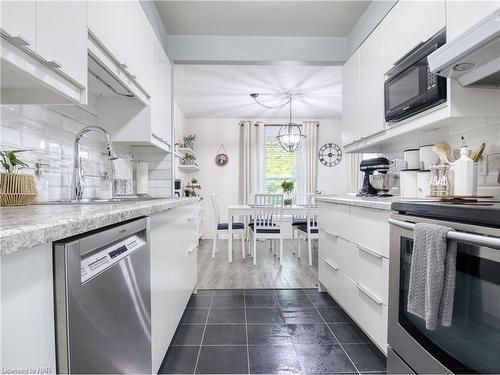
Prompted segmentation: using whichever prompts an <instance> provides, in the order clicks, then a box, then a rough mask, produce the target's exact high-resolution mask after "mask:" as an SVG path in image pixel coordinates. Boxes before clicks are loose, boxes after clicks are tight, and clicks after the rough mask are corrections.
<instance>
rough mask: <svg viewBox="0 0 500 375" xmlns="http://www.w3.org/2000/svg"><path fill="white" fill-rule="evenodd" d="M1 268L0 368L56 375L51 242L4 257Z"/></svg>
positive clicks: (7, 370)
mask: <svg viewBox="0 0 500 375" xmlns="http://www.w3.org/2000/svg"><path fill="white" fill-rule="evenodd" d="M0 268H1V272H0V274H1V283H0V285H1V293H0V296H1V297H0V298H1V299H0V302H1V303H0V311H1V326H2V334H1V345H0V346H1V348H2V349H1V355H0V368H2V369H5V372H3V373H9V371H10V373H14V369H18V370H19V371H21V369H43V370H44V371H46V373H50V374H54V373H56V338H55V324H54V276H53V272H54V271H53V266H52V243H46V244H43V245H40V246H37V247H34V248H32V249H25V250H22V251H17V252H15V253H13V254H9V255H7V256H3V255H2V256H0ZM22 371H24V370H22Z"/></svg>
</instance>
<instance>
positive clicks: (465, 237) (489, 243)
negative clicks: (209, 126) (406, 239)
mask: <svg viewBox="0 0 500 375" xmlns="http://www.w3.org/2000/svg"><path fill="white" fill-rule="evenodd" d="M389 224H392V225H395V226H397V227H400V228H404V229H409V230H414V229H415V224H413V223H409V222H407V221H401V220H396V219H389ZM446 238H448V239H449V240H455V241H462V242H467V243H469V244H471V245H477V246H486V247H490V248H493V249H498V250H500V238H499V237H490V236H484V235H479V234H471V233H464V232H457V231H454V230H452V231H449V232H448V233H447V234H446Z"/></svg>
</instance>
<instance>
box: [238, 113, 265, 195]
mask: <svg viewBox="0 0 500 375" xmlns="http://www.w3.org/2000/svg"><path fill="white" fill-rule="evenodd" d="M240 142H241V147H240V150H241V157H240V160H241V168H240V174H241V175H240V187H241V188H240V203H241V204H249V203H251V194H255V193H264V192H265V188H266V133H265V127H264V123H263V122H261V121H258V122H253V121H241V122H240Z"/></svg>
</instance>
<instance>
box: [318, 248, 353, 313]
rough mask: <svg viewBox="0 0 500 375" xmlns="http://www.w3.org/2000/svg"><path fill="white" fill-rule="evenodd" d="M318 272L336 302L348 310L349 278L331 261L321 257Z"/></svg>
mask: <svg viewBox="0 0 500 375" xmlns="http://www.w3.org/2000/svg"><path fill="white" fill-rule="evenodd" d="M318 272H319V274H320V275H321V277H320V281H321V283H322V284H323V286H324V287H325V288H327V289H328V291H329V292H330V294H331V295H332V296H333V297H334V298H335V300H336V301H337V302H338V303H339V304H340V305H342V307H344V309H348V307H349V298H348V283H349V278H348V277H347V276H346V275H344V273H343V272H342V271H341V270H340V268H339V267H338V266H337V265H336V264H335V263H334V262H333V261H331V260H329V259H325V258H322V257H320V258H319V266H318Z"/></svg>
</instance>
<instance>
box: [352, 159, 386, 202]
mask: <svg viewBox="0 0 500 375" xmlns="http://www.w3.org/2000/svg"><path fill="white" fill-rule="evenodd" d="M389 165H390V162H389V160H388V159H387V158H382V157H379V158H372V159H366V160H363V161H361V163H360V164H359V169H360V170H361V172H364V174H365V175H364V178H363V187H362V188H361V190H360V191H359V193H358V194H357V195H358V196H360V197H373V196H385V197H388V196H391V194H387V191H388V190H389V189H385V188H382V187H377V188H375V187H373V185H372V183H371V182H370V176H372V175H373V174H374V172H378V173H379V174H383V175H384V177H385V179H386V178H387V177H388V176H387V172H388V171H389Z"/></svg>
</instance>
